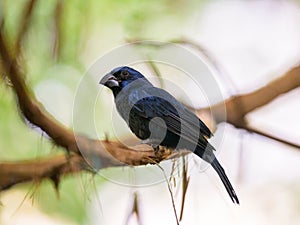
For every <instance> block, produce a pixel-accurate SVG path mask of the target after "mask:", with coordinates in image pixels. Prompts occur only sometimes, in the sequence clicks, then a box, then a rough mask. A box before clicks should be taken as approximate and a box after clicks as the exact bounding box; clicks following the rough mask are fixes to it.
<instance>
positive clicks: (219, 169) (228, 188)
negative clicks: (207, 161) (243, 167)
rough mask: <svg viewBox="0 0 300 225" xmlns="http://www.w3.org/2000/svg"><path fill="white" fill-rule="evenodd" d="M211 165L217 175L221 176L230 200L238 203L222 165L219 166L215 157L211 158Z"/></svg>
mask: <svg viewBox="0 0 300 225" xmlns="http://www.w3.org/2000/svg"><path fill="white" fill-rule="evenodd" d="M211 165H212V167H213V168H214V169H215V171H216V172H217V173H218V175H219V177H220V178H221V180H222V182H223V184H224V186H225V188H226V191H227V192H228V194H229V196H230V198H231V200H232V202H233V203H237V204H239V203H240V202H239V199H238V197H237V195H236V193H235V191H234V189H233V187H232V185H231V183H230V181H229V179H228V177H227V176H226V174H225V171H224V169H223V167H222V166H221V164H220V163H219V162H218V160H217V159H216V158H215V159H214V160H213V162H212V163H211Z"/></svg>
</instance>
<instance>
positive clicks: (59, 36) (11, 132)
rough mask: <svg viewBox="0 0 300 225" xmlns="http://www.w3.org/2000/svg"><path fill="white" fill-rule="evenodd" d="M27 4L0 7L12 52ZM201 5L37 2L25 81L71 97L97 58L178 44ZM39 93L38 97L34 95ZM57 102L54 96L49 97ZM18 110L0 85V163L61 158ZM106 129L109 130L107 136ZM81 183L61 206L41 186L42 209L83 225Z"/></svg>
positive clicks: (157, 0)
mask: <svg viewBox="0 0 300 225" xmlns="http://www.w3.org/2000/svg"><path fill="white" fill-rule="evenodd" d="M28 2H29V1H28V0H15V1H10V0H0V10H1V11H0V16H1V17H2V18H4V20H3V21H4V24H3V25H4V27H3V33H4V34H5V36H6V37H7V40H8V41H9V43H10V45H11V46H12V47H13V46H14V44H15V42H16V39H17V36H18V31H19V30H20V26H21V24H22V23H21V22H22V17H23V13H24V8H26V6H27V4H28ZM202 3H203V1H197V0H189V1H183V0H176V1H171V0H153V1H148V0H115V1H111V0H89V1H82V0H68V1H67V0H47V1H46V0H45V1H41V0H38V1H36V4H35V7H34V9H33V13H32V15H31V20H30V26H29V28H28V31H27V33H26V35H25V37H24V39H23V42H22V43H21V44H22V45H21V50H22V59H23V60H22V61H21V62H22V63H23V64H24V65H22V67H23V68H24V69H25V74H26V81H27V83H28V85H29V86H30V87H31V88H32V89H34V90H35V89H36V87H38V86H39V85H40V84H41V83H42V82H43V81H45V80H46V81H47V80H52V81H55V82H58V83H59V84H62V85H63V86H64V87H65V88H66V90H68V91H69V92H70V93H71V94H74V93H75V91H76V86H77V83H78V81H79V79H80V74H83V73H84V71H85V70H86V68H87V67H88V66H89V65H90V64H91V62H93V61H94V60H95V58H96V57H99V56H100V55H102V54H103V53H104V52H106V51H108V50H109V49H111V48H112V47H115V46H117V45H120V44H123V43H124V42H125V41H126V40H128V39H132V40H135V39H160V40H168V39H172V38H178V37H181V36H182V35H183V33H184V24H185V22H186V21H187V18H188V17H189V15H190V14H191V13H192V12H193V10H194V9H195V6H197V8H199V6H200V5H201V4H202ZM66 68H67V69H66ZM0 69H1V67H0ZM0 73H1V74H2V73H3V71H0ZM43 87H44V86H43ZM35 92H36V94H39V92H38V91H37V90H35ZM52 94H55V93H51V92H50V93H48V95H52ZM58 94H60V93H58ZM55 96H56V95H55ZM37 98H38V99H39V100H40V101H42V103H43V104H44V105H45V107H46V109H47V110H48V108H47V105H46V103H45V102H43V97H42V96H39V95H38V96H37ZM55 101H57V105H55V106H54V107H57V108H56V109H57V111H58V112H59V110H60V109H59V108H58V105H59V104H58V103H59V101H63V96H62V99H57V98H56V99H55ZM68 101H69V103H70V104H69V105H70V106H69V105H68V104H65V103H63V104H65V105H67V107H69V108H68V110H69V112H70V116H71V115H72V104H71V103H72V102H70V100H68ZM15 102H16V101H15V97H14V94H13V91H12V89H11V87H9V86H8V85H6V82H5V81H4V80H1V84H0V124H1V126H0V133H1V141H0V157H1V161H5V160H19V159H33V158H36V157H41V156H46V155H49V154H61V152H62V151H61V150H60V151H57V150H59V149H57V147H55V146H54V145H53V144H52V143H51V142H50V141H49V140H47V138H45V137H44V135H43V133H42V132H41V130H39V129H36V128H34V127H31V126H30V125H28V124H27V125H26V122H25V121H22V120H21V119H20V113H19V109H18V106H17V105H16V104H15ZM54 109H55V108H54ZM63 110H65V109H63ZM50 112H51V110H50ZM102 126H104V125H102ZM106 126H107V127H106ZM108 126H109V124H108V123H105V127H106V128H107V129H108ZM28 127H30V128H34V129H28ZM54 150H55V151H54ZM57 152H58V153H57ZM82 179H83V180H84V179H87V176H86V175H85V174H83V175H82ZM100 182H101V181H100ZM80 183H81V179H78V177H77V176H75V177H68V178H66V179H63V181H62V182H61V185H60V198H57V197H56V193H55V190H54V188H53V186H52V184H50V183H48V182H44V183H43V184H42V185H41V187H40V188H39V189H38V191H37V194H36V195H37V196H38V199H39V200H38V204H39V205H40V207H41V209H43V210H44V211H45V212H47V213H49V214H60V215H62V216H65V217H67V218H70V219H71V220H72V221H74V222H76V223H79V224H81V223H83V221H84V218H85V204H84V203H85V202H86V199H87V198H88V197H87V196H88V195H87V194H82V193H84V192H85V191H84V189H80V188H79V186H80Z"/></svg>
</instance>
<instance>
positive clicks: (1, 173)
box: [0, 32, 300, 190]
mask: <svg viewBox="0 0 300 225" xmlns="http://www.w3.org/2000/svg"><path fill="white" fill-rule="evenodd" d="M0 56H1V58H2V62H3V63H2V64H3V67H4V69H5V71H6V76H7V77H8V78H9V79H10V81H11V83H12V85H13V90H14V92H15V94H16V97H17V100H18V104H19V107H20V109H21V112H22V113H23V115H24V116H25V118H26V119H27V120H28V121H29V122H31V123H32V124H34V125H36V126H38V127H40V128H41V129H42V130H43V131H44V132H46V133H47V134H48V136H49V137H50V138H51V139H52V141H53V142H54V143H55V144H56V145H58V146H61V147H63V148H64V149H65V150H66V151H67V152H68V154H69V157H65V156H59V157H56V158H48V159H42V160H41V159H36V160H33V161H27V162H15V163H1V164H0V185H1V186H0V189H1V190H4V189H7V188H9V187H11V186H13V185H14V184H17V183H20V182H28V181H39V180H41V179H43V178H46V177H48V178H50V179H52V180H53V181H55V182H58V181H59V177H60V176H62V175H64V174H69V173H74V172H78V171H79V170H87V169H88V168H90V167H89V166H88V165H89V164H88V163H94V162H93V161H94V160H95V159H96V161H97V163H98V165H100V167H99V168H107V167H110V166H121V165H146V164H149V163H152V164H153V163H159V162H160V161H162V160H166V159H169V158H172V157H178V156H179V155H182V154H187V152H172V151H171V150H168V149H163V148H162V149H161V150H160V151H159V152H158V153H157V154H154V151H153V150H152V148H150V147H149V146H145V145H141V146H136V148H134V149H131V148H128V147H126V146H124V145H122V144H120V143H117V142H112V141H108V140H104V141H100V140H92V139H89V138H87V137H83V136H77V135H76V134H74V133H73V132H72V131H71V130H70V129H68V128H66V127H65V126H63V125H62V124H60V123H59V122H58V121H57V120H55V119H54V118H53V117H52V116H51V115H49V114H48V113H47V111H46V110H45V109H44V108H43V107H42V105H41V104H40V103H39V102H38V101H37V100H36V99H35V97H34V95H33V94H32V91H31V90H30V89H29V88H28V86H27V85H26V83H25V81H24V74H23V73H22V72H21V70H20V69H19V68H18V67H17V66H16V64H15V62H14V60H13V58H12V57H11V55H10V53H9V51H8V48H7V46H6V44H5V40H4V37H3V35H2V32H0ZM299 85H300V66H297V67H295V68H294V69H292V70H290V71H289V72H288V73H286V74H285V75H284V76H282V77H280V78H279V79H277V80H275V81H273V82H271V83H270V84H268V85H266V86H265V87H262V88H260V89H258V90H256V91H254V92H252V93H249V94H245V95H240V96H235V97H232V98H230V99H228V100H227V101H226V102H225V106H226V110H227V116H228V117H227V120H225V119H224V117H223V115H221V112H222V111H223V110H221V108H220V107H221V105H215V106H212V107H210V108H206V109H199V110H197V112H198V113H202V112H206V111H207V112H208V111H209V110H211V109H212V112H213V113H214V114H213V118H211V120H212V121H215V123H220V122H225V121H226V122H229V123H231V124H233V125H234V126H236V127H240V128H244V129H247V127H246V125H245V124H246V123H245V116H246V114H247V113H249V112H251V111H252V110H254V109H256V108H258V107H261V106H263V105H265V104H267V103H269V102H270V101H272V100H273V99H274V98H276V97H277V96H279V95H281V94H284V93H286V92H288V91H290V90H293V89H295V88H297V87H299ZM237 108H239V110H236V109H237ZM241 108H242V110H240V109H241ZM81 152H84V153H85V155H86V154H87V155H88V156H91V158H90V159H91V160H92V162H91V161H89V160H90V159H87V161H88V162H86V161H85V159H84V158H83V157H82V155H81Z"/></svg>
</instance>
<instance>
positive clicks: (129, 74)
mask: <svg viewBox="0 0 300 225" xmlns="http://www.w3.org/2000/svg"><path fill="white" fill-rule="evenodd" d="M99 84H101V85H104V86H106V87H107V88H109V89H110V90H111V91H112V93H113V96H114V101H115V105H116V109H117V111H118V113H119V114H120V116H121V117H122V118H123V119H124V120H125V122H126V123H127V125H128V126H129V128H130V130H131V131H132V132H133V133H134V134H135V135H136V136H137V137H138V138H139V139H141V140H142V142H143V143H146V144H148V145H150V146H152V147H153V148H154V151H157V150H159V147H160V146H162V147H167V148H170V149H174V150H180V149H187V150H190V151H191V152H193V153H194V154H195V155H197V156H198V157H200V158H202V159H203V160H204V161H206V162H207V163H209V164H210V165H211V166H212V167H213V169H214V170H215V171H216V172H217V174H218V175H219V177H220V179H221V181H222V183H223V185H224V187H225V189H226V191H227V193H228V194H229V197H230V198H231V200H232V202H233V203H235V204H239V199H238V197H237V194H236V192H235V190H234V188H233V186H232V185H231V183H230V181H229V179H228V177H227V175H226V173H225V170H224V169H223V167H222V166H221V164H220V163H219V161H218V160H217V158H216V156H215V154H214V151H215V148H214V147H213V146H212V145H211V144H210V143H209V142H208V139H209V138H211V137H212V136H213V134H212V132H211V131H210V129H209V128H208V127H207V126H206V125H205V123H204V122H203V121H201V119H199V118H198V117H197V116H196V115H195V114H194V113H193V112H192V111H191V110H189V109H188V108H187V107H186V106H184V105H183V104H182V103H180V102H179V101H177V100H176V99H175V97H173V96H172V95H171V94H170V93H168V92H167V91H165V90H163V89H161V88H158V87H155V86H154V85H152V83H151V82H150V81H149V80H148V79H147V78H146V77H145V76H144V75H143V74H142V73H140V72H139V71H137V70H135V69H133V68H131V67H129V66H121V67H117V68H114V69H113V70H112V71H110V72H109V73H108V74H106V75H105V76H104V77H103V78H102V79H101V80H100V82H99Z"/></svg>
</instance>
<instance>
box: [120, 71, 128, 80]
mask: <svg viewBox="0 0 300 225" xmlns="http://www.w3.org/2000/svg"><path fill="white" fill-rule="evenodd" d="M128 76H129V73H128V71H127V70H123V71H122V72H121V77H122V78H123V79H126V78H127V77H128Z"/></svg>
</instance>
